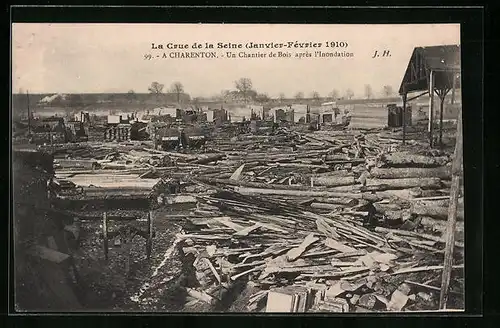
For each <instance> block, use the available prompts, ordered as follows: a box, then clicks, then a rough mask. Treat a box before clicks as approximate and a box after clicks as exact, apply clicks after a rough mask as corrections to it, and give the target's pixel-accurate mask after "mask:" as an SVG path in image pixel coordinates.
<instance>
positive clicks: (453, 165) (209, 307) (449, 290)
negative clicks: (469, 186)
mask: <svg viewBox="0 0 500 328" xmlns="http://www.w3.org/2000/svg"><path fill="white" fill-rule="evenodd" d="M11 40H12V43H11V51H12V85H11V86H12V95H11V96H12V107H11V117H12V170H13V206H12V209H13V230H14V233H13V245H14V246H13V252H14V257H13V258H14V263H13V267H14V279H15V284H14V290H13V291H12V292H13V293H14V298H15V310H16V311H17V312H23V313H26V312H88V311H92V312H95V311H97V312H114V311H118V312H165V313H168V312H190V313H199V312H217V313H281V314H283V313H354V312H356V313H368V312H378V313H384V312H391V313H400V312H404V313H407V312H424V311H425V312H428V311H459V312H460V311H464V310H465V286H464V284H465V282H464V270H465V266H464V248H465V241H464V186H463V168H462V164H463V163H462V162H463V160H462V158H463V155H462V153H463V150H462V149H463V138H462V101H461V94H462V93H461V57H460V54H461V51H460V25H459V24H400V25H396V24H391V25H389V24H384V25H382V24H380V25H377V24H369V25H368V24H364V25H352V24H349V25H347V24H346V25H340V24H328V25H326V24H325V25H316V24H302V25H301V24H281V25H280V24H171V23H168V24H111V23H107V24H94V23H93V24H90V23H79V24H69V23H13V24H12V39H11Z"/></svg>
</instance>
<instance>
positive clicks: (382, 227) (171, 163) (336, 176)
mask: <svg viewBox="0 0 500 328" xmlns="http://www.w3.org/2000/svg"><path fill="white" fill-rule="evenodd" d="M400 144H401V143H400V142H399V141H396V142H393V141H392V140H390V139H387V138H386V137H383V138H381V137H380V135H379V134H378V133H377V132H375V131H371V132H370V131H368V132H366V133H363V134H361V133H359V132H355V131H317V132H314V133H298V132H293V131H278V133H276V132H275V133H273V134H270V135H252V134H246V135H239V136H237V137H234V138H231V139H217V138H215V139H213V140H211V141H210V142H209V143H208V144H207V145H206V146H205V148H204V149H202V150H197V151H196V152H191V153H175V152H165V151H158V150H154V149H152V148H149V147H146V146H145V145H139V144H134V145H133V146H132V145H130V146H127V145H123V144H122V145H112V146H111V145H104V144H103V145H101V146H99V147H101V149H102V148H103V147H109V148H111V149H108V150H109V153H107V154H106V155H104V156H101V155H102V154H101V155H100V156H99V158H98V157H96V156H94V157H91V158H90V161H88V160H89V158H87V159H86V160H87V161H88V162H85V163H82V164H81V165H87V166H85V167H80V168H76V169H75V168H73V169H72V170H68V169H65V170H64V171H62V170H58V172H57V174H58V175H59V176H60V177H73V178H75V177H77V175H78V174H89V173H90V172H89V171H91V174H92V175H99V174H107V175H109V174H122V175H129V174H132V175H134V178H133V179H134V182H132V183H133V184H137V182H136V181H137V179H145V181H144V185H147V184H148V183H149V182H147V180H148V179H158V178H164V177H175V178H178V179H180V181H181V183H182V184H183V186H184V188H183V190H184V192H185V193H188V194H186V195H183V196H186V197H184V198H182V197H180V198H178V199H177V200H175V202H177V203H179V202H180V203H183V202H189V203H190V204H191V206H194V207H195V208H194V209H192V210H191V211H190V212H189V214H185V213H183V214H182V215H178V216H171V217H168V219H171V220H176V221H177V222H178V223H179V224H180V225H181V226H182V227H183V232H182V233H180V234H179V235H178V236H177V237H178V239H179V240H180V242H179V245H180V247H181V249H182V253H183V254H184V255H185V256H194V257H195V260H194V262H193V270H194V271H195V272H196V281H197V283H196V284H193V285H191V286H189V287H187V289H186V292H187V294H188V301H189V302H197V301H198V302H204V303H207V304H210V305H213V304H216V303H217V302H219V301H221V300H222V299H224V297H227V294H228V293H230V292H231V288H232V286H234V285H235V284H240V283H244V284H247V283H249V282H251V284H252V285H253V286H254V287H256V288H259V289H260V291H259V292H257V293H255V294H254V295H252V296H251V297H250V298H249V299H248V300H247V308H246V310H247V311H266V309H267V311H270V312H274V311H277V309H279V311H285V312H306V311H330V312H332V311H333V312H347V311H349V312H351V311H401V310H412V309H413V310H422V309H436V308H437V306H438V305H437V303H436V293H439V286H440V285H439V278H440V274H441V271H442V269H443V266H442V263H443V256H444V250H443V249H444V244H445V238H444V236H443V233H444V231H445V229H446V227H445V220H446V218H447V210H448V209H447V206H448V201H449V197H450V196H449V194H450V185H451V183H450V180H451V169H450V166H449V162H450V156H449V154H445V153H440V152H428V151H425V150H420V151H419V150H418V145H413V146H414V147H413V148H412V147H406V148H401V147H400ZM158 157H159V158H161V160H160V161H161V163H158V164H157V165H154V164H152V163H151V162H150V161H151V160H153V161H154V160H156V159H158ZM120 161H122V162H120ZM59 163H61V162H59ZM94 163H97V164H98V166H99V167H100V168H101V169H96V168H95V167H94V166H93V165H94ZM82 178H83V176H82ZM125 180H126V179H125ZM125 180H124V181H125ZM103 181H104V180H103ZM116 183H117V184H119V183H120V182H119V181H117V182H116ZM130 188H132V189H133V188H134V186H132V185H131V186H130ZM193 199H194V200H193ZM173 202H174V201H173V200H172V201H166V202H165V203H164V204H166V205H167V206H172V205H173V204H174V203H173ZM458 218H459V222H458V225H457V238H456V241H455V248H456V251H455V270H457V271H458V272H459V274H458V275H454V276H453V277H454V280H453V282H452V292H453V293H456V294H457V295H459V297H458V299H461V300H462V301H463V295H461V293H463V286H462V285H461V284H462V280H461V278H463V272H462V273H461V269H463V264H462V263H463V247H464V245H463V221H460V220H461V219H462V220H463V199H462V201H461V203H459V215H458ZM189 254H191V255H189ZM157 283H158V284H161V281H159V282H157ZM151 286H153V287H151V289H152V290H154V289H155V287H154V286H156V285H155V284H154V283H151ZM460 296H461V297H460Z"/></svg>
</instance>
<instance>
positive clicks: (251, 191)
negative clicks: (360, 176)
mask: <svg viewBox="0 0 500 328" xmlns="http://www.w3.org/2000/svg"><path fill="white" fill-rule="evenodd" d="M281 187H282V186H281ZM234 190H235V191H236V192H238V193H240V194H242V195H282V196H298V197H326V198H328V197H339V198H345V197H348V198H357V199H360V198H363V194H361V193H358V194H355V193H344V192H328V191H308V190H286V189H283V188H282V189H264V188H248V187H235V188H234Z"/></svg>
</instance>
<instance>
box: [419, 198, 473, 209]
mask: <svg viewBox="0 0 500 328" xmlns="http://www.w3.org/2000/svg"><path fill="white" fill-rule="evenodd" d="M445 197H446V199H435V200H434V199H424V200H421V199H418V200H416V201H417V202H418V203H419V204H421V205H424V206H429V207H448V206H449V205H450V196H445ZM463 206H464V199H463V198H459V199H458V207H459V209H462V210H463Z"/></svg>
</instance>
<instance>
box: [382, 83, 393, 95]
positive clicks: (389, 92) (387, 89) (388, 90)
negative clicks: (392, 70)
mask: <svg viewBox="0 0 500 328" xmlns="http://www.w3.org/2000/svg"><path fill="white" fill-rule="evenodd" d="M393 92H394V91H393V89H392V87H391V86H390V85H384V88H383V89H382V93H383V94H384V96H386V97H389V96H391V95H392V94H393Z"/></svg>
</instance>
